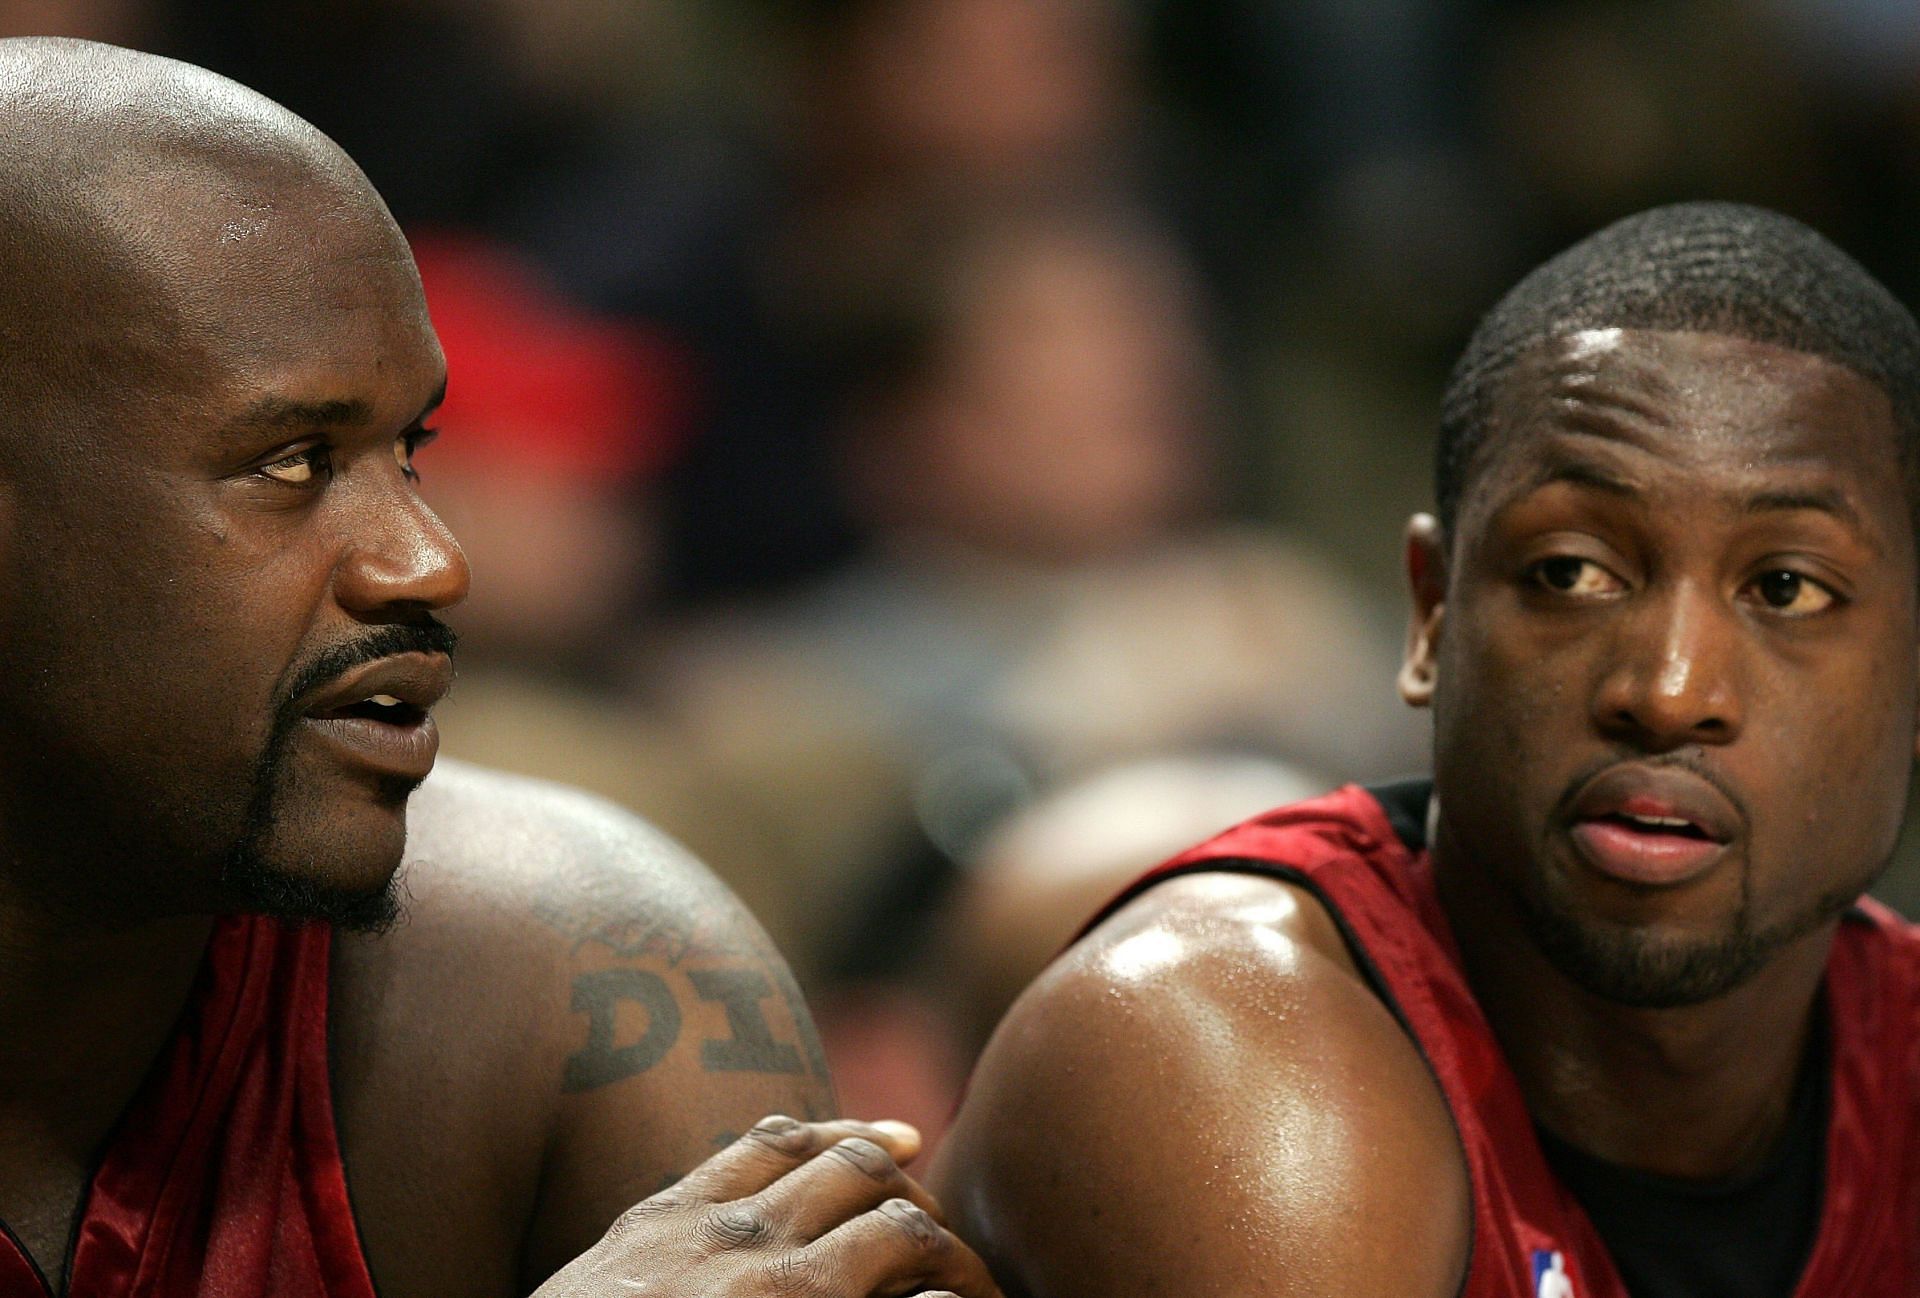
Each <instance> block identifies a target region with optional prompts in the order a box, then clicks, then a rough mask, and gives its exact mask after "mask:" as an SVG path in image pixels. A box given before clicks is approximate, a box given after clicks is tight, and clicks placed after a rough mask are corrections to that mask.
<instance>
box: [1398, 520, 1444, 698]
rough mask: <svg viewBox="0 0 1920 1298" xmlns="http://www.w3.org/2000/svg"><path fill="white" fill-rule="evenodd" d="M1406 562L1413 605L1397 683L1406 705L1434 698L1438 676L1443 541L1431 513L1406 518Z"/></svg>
mask: <svg viewBox="0 0 1920 1298" xmlns="http://www.w3.org/2000/svg"><path fill="white" fill-rule="evenodd" d="M1406 563H1407V586H1408V593H1409V594H1410V595H1411V596H1412V599H1413V607H1412V609H1411V611H1410V613H1409V616H1408V619H1407V650H1406V657H1405V658H1404V659H1403V660H1402V661H1401V664H1400V676H1399V681H1398V683H1399V686H1400V697H1401V698H1402V699H1404V700H1406V702H1407V703H1408V705H1409V706H1412V707H1416V708H1424V707H1427V706H1429V705H1430V704H1431V703H1432V702H1433V690H1434V684H1435V682H1436V681H1437V680H1438V678H1439V666H1438V655H1439V650H1440V624H1441V621H1442V617H1443V614H1444V613H1445V611H1446V596H1447V552H1446V545H1445V541H1444V539H1443V538H1442V537H1441V535H1440V524H1439V523H1438V522H1437V521H1436V520H1435V519H1434V517H1433V515H1431V514H1415V515H1414V516H1413V517H1412V518H1410V519H1408V520H1407V534H1406Z"/></svg>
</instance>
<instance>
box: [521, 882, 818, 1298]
mask: <svg viewBox="0 0 1920 1298" xmlns="http://www.w3.org/2000/svg"><path fill="white" fill-rule="evenodd" d="M535 913H536V915H537V917H538V919H539V921H540V922H541V923H542V924H544V925H546V926H548V927H549V928H550V929H551V930H552V931H553V932H554V933H555V934H557V935H558V936H559V937H560V938H561V940H562V942H563V943H564V945H565V949H566V957H565V965H566V968H565V974H564V976H565V981H566V986H567V1014H566V1016H565V1018H564V1019H563V1020H561V1022H563V1023H564V1025H565V1026H564V1031H563V1033H562V1037H563V1043H564V1046H565V1054H564V1058H562V1059H560V1060H558V1061H557V1063H558V1066H557V1068H556V1069H555V1071H554V1076H553V1079H552V1081H553V1085H554V1089H555V1092H556V1096H557V1099H556V1103H555V1115H554V1125H553V1136H552V1139H551V1141H550V1142H549V1144H548V1148H547V1152H546V1157H545V1160H544V1167H543V1172H542V1183H541V1191H540V1197H539V1200H538V1202H537V1203H536V1205H535V1210H534V1215H533V1221H532V1225H531V1227H530V1229H529V1231H528V1235H527V1240H526V1250H525V1257H524V1270H523V1278H524V1280H525V1281H526V1282H527V1287H529V1288H531V1287H532V1285H533V1284H534V1283H537V1282H538V1281H539V1280H541V1279H544V1278H545V1277H546V1276H547V1275H549V1274H551V1273H552V1272H553V1271H555V1270H557V1269H558V1268H559V1267H560V1266H561V1265H562V1264H564V1263H565V1262H567V1261H569V1260H571V1259H572V1258H573V1257H575V1256H576V1255H577V1254H579V1253H581V1252H583V1251H584V1250H585V1249H586V1248H587V1247H588V1246H589V1245H590V1244H592V1243H593V1242H594V1241H595V1240H597V1239H598V1238H599V1236H600V1234H601V1233H602V1232H603V1231H604V1230H605V1229H606V1227H607V1226H608V1224H610V1223H611V1222H612V1221H613V1220H614V1218H615V1217H617V1216H618V1215H619V1214H620V1213H621V1212H622V1211H623V1210H625V1209H626V1208H628V1207H630V1206H631V1205H633V1204H634V1203H636V1202H638V1201H639V1200H641V1199H643V1198H645V1197H647V1196H648V1195H651V1194H654V1193H655V1192H657V1191H659V1190H661V1189H663V1188H665V1187H666V1186H667V1185H670V1184H672V1183H673V1182H674V1181H676V1180H677V1179H679V1178H680V1177H681V1176H683V1175H685V1174H686V1173H687V1172H688V1171H689V1170H691V1169H692V1168H693V1167H694V1166H695V1165H696V1164H698V1163H700V1162H701V1161H703V1160H705V1159H706V1158H708V1157H710V1156H711V1155H713V1154H714V1153H716V1152H717V1151H719V1150H720V1149H722V1148H723V1147H725V1146H726V1145H728V1144H729V1143H731V1142H732V1141H734V1140H736V1139H738V1138H739V1137H740V1136H741V1135H742V1134H743V1133H744V1132H746V1131H747V1130H748V1128H750V1127H751V1126H752V1125H753V1124H754V1122H755V1121H756V1120H758V1119H759V1118H761V1117H763V1116H765V1115H766V1114H769V1113H784V1114H788V1115H791V1116H793V1117H797V1118H802V1119H807V1120H813V1119H817V1118H825V1117H827V1116H829V1115H831V1114H832V1112H833V1111H834V1101H833V1093H832V1087H831V1083H830V1081H829V1079H828V1074H827V1065H826V1059H825V1057H824V1055H823V1054H822V1052H821V1048H820V1042H819V1038H818V1037H817V1036H816V1035H815V1033H814V1029H813V1023H812V1020H811V1019H810V1018H809V1017H808V1014H807V1010H806V1006H805V1004H804V1003H803V1002H802V1000H801V997H800V991H799V988H798V987H797V986H795V984H794V981H793V977H792V975H791V974H790V973H789V972H788V971H787V966H786V962H785V961H784V960H782V959H781V957H780V955H779V953H778V952H776V951H775V950H774V949H773V947H772V945H771V943H769V942H768V940H767V938H766V936H765V934H763V933H762V932H761V930H760V928H759V926H758V925H757V924H756V923H755V922H754V921H753V919H752V918H751V917H750V916H748V915H747V913H746V912H745V910H744V909H743V908H742V907H741V906H740V904H739V902H738V901H736V900H735V899H734V898H733V896H732V895H731V894H730V893H728V892H727V891H726V889H725V888H723V887H722V886H721V885H720V884H719V883H717V882H716V881H715V880H713V879H712V877H711V876H710V875H708V874H707V873H706V871H705V870H704V869H702V868H701V867H699V866H698V865H697V864H696V863H694V862H693V861H691V860H690V859H688V858H686V857H685V856H684V855H682V854H680V853H679V852H678V851H677V850H676V849H671V848H668V849H664V850H660V851H656V852H655V853H654V854H653V859H650V860H648V861H647V862H646V865H645V868H635V867H634V863H628V862H602V863H600V864H599V865H597V866H596V867H594V868H592V869H591V870H590V871H588V872H586V873H585V874H584V876H583V877H582V878H581V879H580V880H579V881H578V884H577V886H576V887H575V888H573V889H570V890H569V891H568V893H567V894H565V895H555V896H552V897H550V898H548V899H546V900H545V901H543V902H542V903H541V904H539V905H538V906H536V912H535Z"/></svg>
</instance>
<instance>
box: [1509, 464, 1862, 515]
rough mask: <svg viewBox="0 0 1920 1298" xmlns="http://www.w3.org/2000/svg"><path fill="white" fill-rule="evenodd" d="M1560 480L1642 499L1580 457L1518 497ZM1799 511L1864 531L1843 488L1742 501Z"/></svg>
mask: <svg viewBox="0 0 1920 1298" xmlns="http://www.w3.org/2000/svg"><path fill="white" fill-rule="evenodd" d="M1557 482H1566V483H1571V484H1572V485H1574V486H1577V487H1587V488H1591V489H1592V490H1595V491H1601V492H1605V493H1606V494H1607V495H1610V496H1617V497H1620V498H1621V499H1623V500H1638V499H1639V498H1640V495H1641V492H1640V489H1639V488H1638V487H1636V486H1634V485H1633V484H1632V483H1631V482H1629V481H1628V480H1627V479H1625V478H1622V477H1619V476H1616V475H1615V474H1613V473H1611V472H1609V471H1608V470H1607V469H1605V468H1602V467H1601V466H1599V465H1597V464H1593V463H1590V462H1584V461H1579V460H1562V461H1560V462H1559V463H1557V464H1548V465H1546V466H1544V467H1543V468H1542V469H1541V470H1540V471H1539V472H1538V473H1536V474H1535V475H1533V477H1531V478H1529V479H1528V480H1527V482H1526V484H1525V485H1524V486H1523V487H1522V488H1521V489H1520V490H1519V491H1518V492H1516V493H1515V494H1514V499H1516V500H1518V499H1522V498H1524V497H1526V496H1530V495H1532V494H1533V493H1534V492H1536V491H1538V490H1540V489H1541V488H1542V487H1546V486H1551V485H1552V484H1554V483H1557ZM1797 510H1813V511H1816V512H1818V513H1822V514H1827V515H1830V516H1832V517H1834V518H1837V519H1839V520H1840V521H1841V522H1843V523H1845V524H1847V525H1848V526H1849V527H1851V528H1853V529H1854V530H1855V531H1864V530H1865V525H1864V524H1863V523H1862V521H1861V517H1860V511H1859V510H1857V509H1855V508H1854V506H1853V503H1852V502H1851V501H1849V500H1848V499H1847V497H1846V495H1845V494H1844V493H1842V492H1840V491H1837V490H1834V489H1832V488H1828V487H1810V488H1805V489H1801V490H1792V491H1757V492H1755V493H1753V494H1752V495H1750V496H1748V497H1747V498H1746V499H1744V500H1742V501H1741V502H1740V512H1741V513H1743V514H1749V515H1753V514H1772V513H1792V512H1794V511H1797Z"/></svg>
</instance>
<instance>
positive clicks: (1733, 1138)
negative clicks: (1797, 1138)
mask: <svg viewBox="0 0 1920 1298" xmlns="http://www.w3.org/2000/svg"><path fill="white" fill-rule="evenodd" d="M1436 855H1438V854H1436ZM1436 875H1437V879H1438V882H1439V886H1440V897H1441V903H1442V906H1443V907H1444V909H1445V910H1446V912H1447V915H1448V919H1449V921H1450V923H1451V924H1452V926H1453V931H1454V933H1455V934H1456V936H1457V938H1458V940H1459V943H1460V948H1461V954H1462V956H1463V958H1464V960H1465V962H1466V969H1467V977H1468V981H1469V982H1470V983H1471V984H1472V986H1473V989H1474V994H1475V997H1476V998H1477V999H1478V1000H1479V1002H1480V1005H1481V1007H1482V1009H1483V1010H1484V1011H1485V1013H1486V1015H1487V1018H1488V1021H1489V1022H1490V1024H1491V1025H1492V1027H1493V1031H1494V1035H1495V1036H1496V1037H1497V1038H1499V1041H1500V1044H1501V1047H1502V1050H1503V1051H1504V1053H1505V1054H1506V1057H1507V1061H1508V1063H1509V1064H1510V1065H1511V1066H1512V1068H1513V1070H1514V1074H1515V1076H1516V1078H1517V1079H1518V1080H1519V1083H1520V1089H1521V1092H1522V1093H1523V1094H1524V1095H1525V1097H1526V1101H1527V1108H1528V1110H1529V1111H1530V1112H1531V1113H1532V1114H1533V1116H1534V1118H1535V1120H1536V1121H1538V1122H1540V1123H1541V1124H1542V1125H1543V1126H1545V1127H1547V1128H1548V1129H1549V1130H1551V1131H1552V1132H1554V1133H1555V1134H1556V1135H1558V1136H1560V1137H1561V1138H1562V1139H1563V1140H1566V1141H1568V1142H1569V1143H1571V1144H1573V1145H1575V1146H1576V1147H1578V1148H1580V1149H1583V1150H1585V1151H1587V1152H1588V1153H1590V1154H1592V1155H1594V1156H1596V1157H1598V1158H1602V1159H1605V1160H1607V1161H1609V1162H1612V1163H1617V1164H1620V1165H1622V1166H1626V1167H1633V1168H1638V1169H1640V1170H1642V1171H1647V1172H1653V1173H1657V1174H1660V1175H1664V1176H1674V1177H1685V1178H1690V1179H1701V1180H1705V1179H1718V1178H1722V1177H1727V1176H1732V1175H1736V1174H1738V1173H1739V1172H1740V1171H1742V1170H1744V1169H1745V1168H1747V1167H1750V1166H1752V1165H1753V1164H1755V1163H1757V1162H1759V1161H1760V1160H1761V1159H1763V1158H1765V1157H1766V1155H1767V1153H1768V1152H1769V1151H1770V1150H1771V1149H1772V1148H1773V1147H1774V1144H1775V1143H1776V1141H1777V1140H1778V1138H1779V1136H1780V1134H1781V1132H1782V1131H1783V1130H1784V1128H1785V1126H1786V1122H1787V1118H1788V1112H1789V1107H1790V1104H1791V1101H1792V1096H1793V1088H1794V1083H1795V1080H1796V1079H1797V1078H1798V1076H1799V1071H1800V1068H1801V1066H1802V1064H1803V1062H1804V1061H1805V1059H1806V1055H1807V1044H1808V1040H1809V1038H1810V1035H1811V1032H1812V1026H1813V1021H1814V1007H1815V1002H1816V999H1817V998H1818V996H1819V992H1820V986H1821V979H1822V977H1823V975H1824V972H1825V968H1826V960H1827V953H1828V951H1829V949H1830V948H1831V946H1832V943H1833V935H1834V931H1835V923H1834V922H1829V923H1826V924H1823V925H1821V926H1819V927H1818V928H1816V929H1815V930H1813V931H1812V932H1810V933H1808V934H1806V935H1804V936H1802V937H1800V938H1798V939H1796V940H1795V941H1793V942H1791V943H1789V944H1788V945H1787V946H1785V947H1783V948H1782V949H1781V950H1780V951H1778V952H1776V953H1775V954H1774V956H1773V957H1772V958H1771V959H1770V960H1769V961H1768V963H1767V964H1766V965H1765V966H1763V967H1762V968H1761V969H1760V970H1759V972H1757V973H1756V974H1755V975H1754V976H1753V977H1751V978H1749V979H1748V980H1747V981H1745V982H1744V983H1742V984H1740V985H1739V986H1738V987H1736V988H1734V989H1733V990H1732V991H1730V992H1728V993H1726V994H1725V995H1722V996H1719V997H1716V998H1714V999H1712V1000H1710V1001H1704V1002H1701V1003H1700V1004H1696V1005H1686V1006H1679V1007H1675V1008H1670V1009H1642V1008H1636V1007H1633V1006H1627V1005H1621V1004H1618V1003H1616V1002H1613V1001H1609V1000H1606V999H1604V998H1602V997H1599V996H1596V995H1594V994H1593V993H1592V992H1589V991H1587V990H1586V989H1585V988H1582V987H1580V986H1579V985H1577V984H1575V983H1574V982H1573V981H1572V980H1570V979H1569V978H1567V977H1566V976H1565V975H1564V974H1562V973H1561V972H1560V971H1559V970H1558V969H1556V968H1555V967H1554V966H1553V965H1552V964H1550V963H1549V962H1548V961H1547V959H1546V957H1545V956H1543V955H1542V954H1541V953H1540V950H1539V948H1538V946H1537V945H1536V944H1535V943H1534V941H1533V940H1532V938H1531V937H1530V936H1529V935H1528V931H1527V924H1526V921H1525V919H1524V917H1523V916H1522V915H1521V914H1520V912H1519V910H1518V908H1517V907H1516V906H1515V905H1514V904H1513V901H1512V899H1511V898H1510V897H1509V896H1508V895H1507V894H1506V893H1505V892H1504V890H1503V889H1501V888H1500V887H1499V886H1498V885H1496V884H1494V883H1492V881H1490V880H1489V879H1488V878H1487V876H1486V874H1485V872H1484V871H1482V870H1479V869H1478V868H1476V867H1474V866H1473V865H1471V864H1457V863H1445V862H1443V863H1438V864H1437V869H1436Z"/></svg>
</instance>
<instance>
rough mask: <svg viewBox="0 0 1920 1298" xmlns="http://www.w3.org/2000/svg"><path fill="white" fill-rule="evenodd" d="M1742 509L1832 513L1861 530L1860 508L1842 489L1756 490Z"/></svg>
mask: <svg viewBox="0 0 1920 1298" xmlns="http://www.w3.org/2000/svg"><path fill="white" fill-rule="evenodd" d="M1740 508H1741V510H1742V511H1743V512H1744V513H1748V514H1766V513H1773V512H1776V511H1789V510H1798V509H1813V510H1818V511H1819V512H1821V513H1823V514H1831V515H1833V516H1834V517H1835V518H1838V519H1840V520H1841V521H1842V522H1844V523H1846V524H1848V525H1849V526H1851V527H1853V528H1855V529H1856V530H1859V529H1861V522H1860V514H1859V511H1858V510H1856V509H1854V507H1853V505H1852V503H1851V502H1850V501H1848V500H1847V498H1846V497H1845V496H1844V495H1842V494H1841V493H1840V492H1838V491H1832V490H1827V489H1824V488H1818V487H1816V488H1813V489H1812V490H1808V491H1761V492H1756V493H1755V494H1753V495H1751V496H1748V497H1747V498H1746V499H1745V500H1744V501H1742V502H1741V503H1740Z"/></svg>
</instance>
